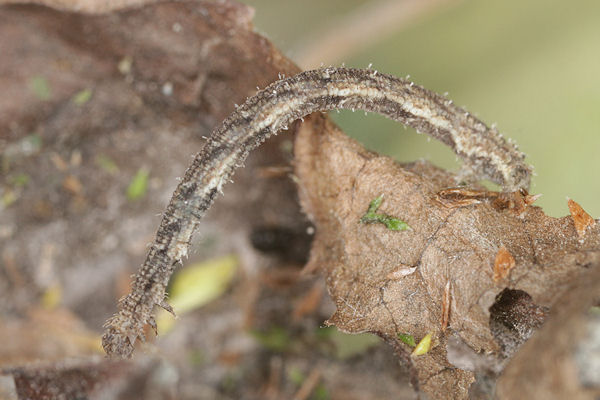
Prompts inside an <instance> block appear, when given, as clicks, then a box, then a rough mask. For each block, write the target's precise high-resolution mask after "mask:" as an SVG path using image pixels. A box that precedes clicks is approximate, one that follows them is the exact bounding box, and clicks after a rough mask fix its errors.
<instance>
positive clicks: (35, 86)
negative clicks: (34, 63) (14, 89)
mask: <svg viewBox="0 0 600 400" xmlns="http://www.w3.org/2000/svg"><path fill="white" fill-rule="evenodd" d="M29 89H31V91H32V92H33V94H35V96H36V97H37V98H38V99H40V100H48V99H50V96H51V95H52V92H51V90H50V85H49V84H48V81H46V78H44V77H43V76H39V75H38V76H34V77H33V78H31V79H30V80H29Z"/></svg>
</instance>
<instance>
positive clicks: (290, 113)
mask: <svg viewBox="0 0 600 400" xmlns="http://www.w3.org/2000/svg"><path fill="white" fill-rule="evenodd" d="M331 109H357V110H364V111H369V112H373V113H377V114H381V115H384V116H386V117H389V118H391V119H393V120H396V121H399V122H402V123H403V124H405V125H408V126H411V127H413V128H415V129H417V131H419V132H423V133H427V134H429V135H430V136H432V137H434V138H436V139H438V140H440V141H442V142H443V143H445V144H447V145H448V146H449V147H451V148H452V149H453V150H454V152H455V153H456V154H457V155H458V156H460V157H461V158H462V159H463V160H464V163H465V165H466V166H467V167H468V168H470V169H471V170H472V171H473V172H474V173H476V174H477V177H479V178H485V179H490V180H491V181H493V182H496V183H498V184H500V185H502V186H503V188H504V190H507V191H513V190H518V189H528V187H529V182H530V177H531V168H530V167H529V166H528V165H527V164H526V163H525V162H524V158H525V157H524V155H523V153H521V152H520V151H519V150H518V149H517V147H516V146H515V145H514V144H512V143H510V142H508V141H506V140H505V139H504V138H502V136H501V135H500V134H499V133H498V132H497V131H496V130H495V129H490V128H488V127H487V126H486V125H485V124H484V123H483V122H481V121H480V120H478V119H477V118H475V117H473V116H472V115H471V114H469V113H468V112H466V111H465V110H463V109H462V108H460V107H457V106H455V105H453V104H452V102H451V101H450V100H448V99H446V98H445V97H443V96H440V95H438V94H436V93H433V92H431V91H429V90H427V89H424V88H423V87H421V86H418V85H415V84H413V83H412V82H410V81H408V80H404V79H399V78H396V77H394V76H391V75H386V74H380V73H377V71H375V70H362V69H349V68H323V69H318V70H313V71H306V72H302V73H300V74H298V75H296V76H293V77H290V78H286V79H282V80H279V81H277V82H275V83H273V84H271V85H269V86H268V87H266V88H265V89H263V90H261V91H259V92H258V93H257V94H256V95H255V96H253V97H251V98H249V99H248V100H247V101H246V102H245V103H244V104H243V105H241V106H239V107H238V108H237V109H236V110H235V111H234V112H233V113H232V114H231V115H230V116H229V117H227V118H226V119H225V120H224V121H223V123H222V124H221V125H220V126H219V127H218V128H217V129H216V130H215V131H214V132H213V134H212V136H211V137H210V138H209V140H208V142H207V143H206V145H205V146H204V147H203V148H202V150H201V151H200V152H199V153H198V154H197V155H196V157H195V159H194V161H193V162H192V164H191V165H190V167H189V168H188V170H187V171H186V173H185V176H184V178H183V179H182V181H181V182H180V183H179V185H178V186H177V189H176V190H175V192H174V193H173V196H172V198H171V201H170V203H169V205H168V206H167V208H166V211H165V213H164V215H163V219H162V221H161V224H160V227H159V229H158V232H157V233H156V238H155V240H154V242H153V244H152V246H151V248H150V251H149V252H148V255H147V257H146V261H145V262H144V264H143V265H142V267H141V268H140V270H139V272H138V273H137V275H136V276H135V279H134V282H133V285H132V289H131V293H130V294H128V295H127V296H125V297H124V298H123V299H121V300H120V302H119V306H118V308H119V310H118V313H117V314H115V315H114V316H113V317H111V318H110V319H109V320H108V321H107V322H106V324H105V328H106V331H105V333H104V336H103V338H102V345H103V347H104V350H105V351H106V353H107V354H108V355H109V356H118V357H129V356H131V354H132V352H133V345H134V343H135V340H136V339H137V338H138V337H140V336H141V335H142V331H143V327H144V325H145V324H147V323H148V324H151V325H153V326H155V324H154V319H153V316H152V312H153V309H154V307H155V306H156V305H161V306H163V307H165V308H169V307H168V306H167V305H166V304H165V303H164V296H165V288H166V286H167V284H168V281H169V278H170V276H171V274H172V272H173V269H174V267H175V265H176V264H177V263H178V262H180V261H181V259H182V258H183V257H184V256H185V255H187V251H188V246H189V243H190V240H191V237H192V235H193V233H194V231H195V229H196V226H197V225H198V223H199V222H200V219H201V218H202V216H203V215H204V213H205V212H206V211H207V210H208V209H209V207H210V206H211V204H212V203H213V201H214V198H215V196H216V195H217V193H218V192H219V191H220V189H221V187H222V185H223V184H224V183H225V182H227V181H228V180H229V178H230V177H231V175H232V173H233V171H234V169H235V168H236V167H237V166H239V165H241V164H242V162H243V161H244V160H245V158H246V157H247V156H248V153H249V152H250V151H251V150H252V149H254V148H256V147H257V146H258V145H259V144H260V143H262V142H263V141H265V140H266V139H267V138H268V137H269V136H271V135H273V134H276V133H277V132H278V131H280V130H281V129H285V128H286V127H287V126H288V125H289V124H291V123H292V122H294V121H295V120H296V119H299V118H302V117H304V116H306V115H308V114H310V113H313V112H316V111H325V110H331Z"/></svg>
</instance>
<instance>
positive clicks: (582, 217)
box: [567, 199, 596, 240]
mask: <svg viewBox="0 0 600 400" xmlns="http://www.w3.org/2000/svg"><path fill="white" fill-rule="evenodd" d="M567 204H568V206H569V211H570V212H571V217H573V224H574V225H575V230H576V231H577V235H578V236H579V239H581V240H583V238H584V237H585V232H586V230H587V229H588V228H589V227H591V226H594V225H595V224H596V221H595V220H594V218H592V216H591V215H590V214H588V213H587V212H586V211H585V210H584V209H583V208H582V207H581V206H580V205H579V203H577V202H576V201H574V200H571V199H569V200H568V201H567Z"/></svg>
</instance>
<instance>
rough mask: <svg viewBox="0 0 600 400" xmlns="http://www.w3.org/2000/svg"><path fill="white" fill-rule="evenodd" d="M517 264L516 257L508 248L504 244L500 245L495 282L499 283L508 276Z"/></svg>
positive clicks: (495, 268)
mask: <svg viewBox="0 0 600 400" xmlns="http://www.w3.org/2000/svg"><path fill="white" fill-rule="evenodd" d="M515 265H516V261H515V258H514V257H513V256H512V254H510V252H509V251H508V249H507V248H506V247H504V246H502V247H500V249H499V250H498V253H496V259H495V260H494V282H496V283H498V282H499V281H500V280H502V279H504V278H506V277H507V276H508V274H509V273H510V270H511V269H513V268H514V267H515Z"/></svg>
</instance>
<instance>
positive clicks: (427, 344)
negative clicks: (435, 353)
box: [411, 333, 431, 357]
mask: <svg viewBox="0 0 600 400" xmlns="http://www.w3.org/2000/svg"><path fill="white" fill-rule="evenodd" d="M430 349H431V333H428V334H427V335H425V337H423V339H421V341H420V342H419V343H418V344H417V345H416V346H415V349H414V350H413V352H412V354H411V355H412V356H413V357H414V356H422V355H423V354H427V352H429V350H430Z"/></svg>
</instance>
